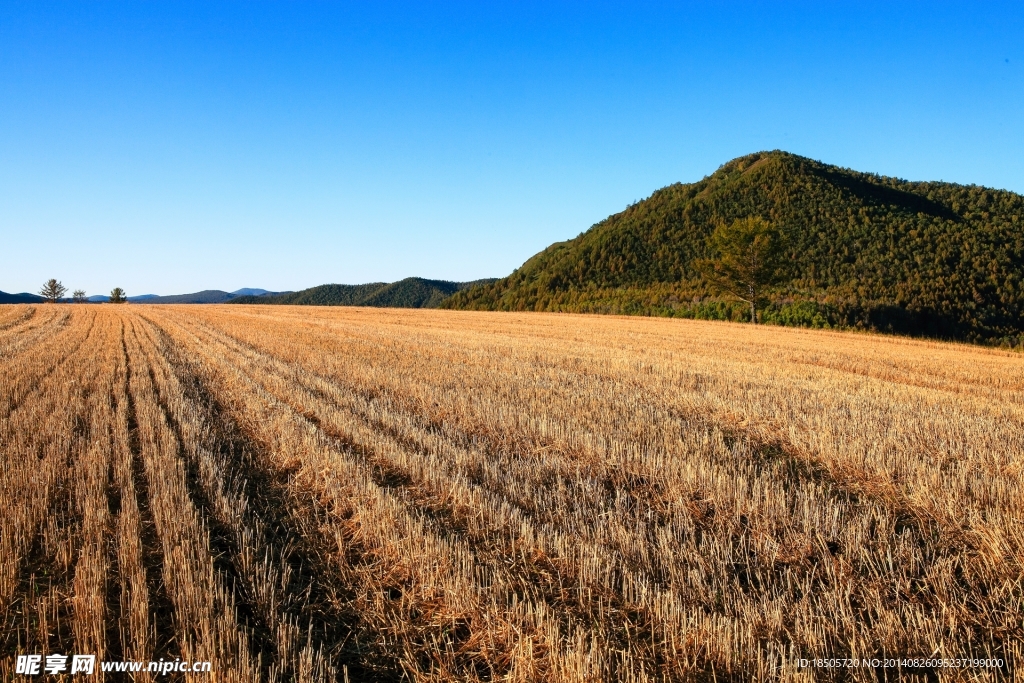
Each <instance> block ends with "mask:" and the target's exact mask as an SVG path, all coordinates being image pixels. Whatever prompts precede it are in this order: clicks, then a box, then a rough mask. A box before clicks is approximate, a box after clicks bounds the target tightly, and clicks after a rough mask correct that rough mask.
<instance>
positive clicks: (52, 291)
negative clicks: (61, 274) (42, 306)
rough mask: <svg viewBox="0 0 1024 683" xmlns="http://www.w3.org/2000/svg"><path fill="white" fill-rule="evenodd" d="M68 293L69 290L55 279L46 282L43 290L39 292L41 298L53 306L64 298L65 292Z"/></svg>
mask: <svg viewBox="0 0 1024 683" xmlns="http://www.w3.org/2000/svg"><path fill="white" fill-rule="evenodd" d="M66 291H68V288H67V287H65V286H64V285H62V284H61V283H59V282H57V281H56V280H54V279H53V278H50V279H49V280H47V281H46V284H45V285H43V288H42V289H40V290H39V296H41V297H43V298H44V299H46V300H47V301H49V302H50V303H51V304H55V303H57V302H58V301H60V298H61V297H62V296H64V292H66Z"/></svg>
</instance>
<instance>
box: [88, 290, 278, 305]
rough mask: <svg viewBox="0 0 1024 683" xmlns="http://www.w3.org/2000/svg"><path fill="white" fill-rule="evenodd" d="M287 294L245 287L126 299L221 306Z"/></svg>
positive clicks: (99, 296)
mask: <svg viewBox="0 0 1024 683" xmlns="http://www.w3.org/2000/svg"><path fill="white" fill-rule="evenodd" d="M286 293H287V292H270V291H267V290H266V289H254V288H252V287H245V288H243V289H238V290H235V291H234V292H225V291H223V290H220V289H204V290H203V291H201V292H193V293H192V294H171V295H167V296H161V295H159V294H139V295H138V296H130V297H128V302H129V303H139V304H222V303H225V302H227V301H230V300H231V299H234V298H236V297H239V296H264V295H267V294H286ZM109 300H110V297H109V296H107V295H105V294H97V295H95V296H90V297H89V301H94V302H104V301H109Z"/></svg>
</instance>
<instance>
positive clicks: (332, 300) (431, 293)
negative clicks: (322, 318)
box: [229, 277, 493, 308]
mask: <svg viewBox="0 0 1024 683" xmlns="http://www.w3.org/2000/svg"><path fill="white" fill-rule="evenodd" d="M490 282H493V280H480V281H477V282H448V281H446V280H426V279H424V278H419V277H408V278H405V279H404V280H399V281H398V282H391V283H387V282H374V283H370V284H366V285H320V286H319V287H312V288H310V289H304V290H302V291H299V292H290V293H288V294H279V295H276V296H272V295H263V296H240V297H236V298H234V299H232V300H231V301H230V302H229V303H232V304H292V305H300V306H301V305H305V306H378V307H384V308H437V307H438V305H439V304H440V303H441V302H442V301H443V300H444V299H445V298H446V297H448V296H449V295H451V294H454V293H455V292H458V291H459V290H460V289H463V288H465V287H468V286H472V285H477V284H485V283H490Z"/></svg>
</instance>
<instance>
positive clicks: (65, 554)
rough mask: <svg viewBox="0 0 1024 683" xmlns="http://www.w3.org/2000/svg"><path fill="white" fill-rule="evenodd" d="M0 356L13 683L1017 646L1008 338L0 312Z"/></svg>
mask: <svg viewBox="0 0 1024 683" xmlns="http://www.w3.org/2000/svg"><path fill="white" fill-rule="evenodd" d="M0 368H2V374H0V445H2V457H3V459H4V463H3V467H2V468H0V492H2V496H0V506H2V509H0V519H2V527H0V532H2V533H0V618H3V620H4V621H3V631H2V639H0V647H2V648H3V652H0V656H2V657H3V659H2V660H0V674H2V675H4V676H5V677H6V676H8V675H10V671H9V669H10V664H11V657H10V655H13V654H14V653H16V652H25V651H40V652H42V651H47V652H49V651H61V652H68V651H78V652H93V653H96V654H97V655H100V658H101V659H103V658H106V659H121V658H124V659H131V658H134V659H149V658H158V657H161V656H170V657H175V656H182V657H184V658H187V659H196V660H202V659H209V660H212V661H213V662H214V671H215V673H216V675H215V678H216V680H227V681H231V680H237V681H252V680H266V681H291V680H297V681H336V680H337V681H341V680H345V678H346V676H347V677H348V679H349V680H353V681H357V680H374V681H376V680H401V679H403V678H404V679H410V680H418V681H430V680H438V681H441V680H507V681H536V680H552V681H577V680H578V681H646V680H694V679H706V680H794V679H801V680H810V679H835V680H875V678H874V675H873V674H872V673H870V672H869V671H867V670H848V671H843V672H839V671H835V670H824V669H818V670H811V669H799V668H797V666H796V660H797V659H799V658H801V657H803V658H814V657H837V656H838V657H850V656H852V657H880V656H928V655H934V656H940V655H941V656H945V657H963V656H971V657H1001V658H1003V659H1004V660H1006V662H1007V664H1006V666H1005V667H1004V668H1003V669H1002V670H998V671H996V670H980V669H974V670H961V671H945V672H941V671H940V672H937V673H938V675H939V677H940V678H942V679H949V680H959V679H970V680H998V679H1001V678H1005V677H1008V676H1013V675H1015V667H1016V664H1017V662H1019V661H1020V656H1021V654H1022V649H1024V645H1022V644H1024V625H1022V624H1024V588H1022V574H1024V573H1022V550H1024V519H1022V516H1021V510H1024V500H1022V498H1024V496H1022V478H1024V400H1022V399H1024V360H1022V358H1021V357H1020V356H1019V355H1014V354H1009V353H1003V352H999V351H994V350H988V349H979V348H974V347H968V346H956V345H947V344H938V343H927V342H916V341H907V340H900V339H893V338H882V337H874V336H863V335H851V334H834V333H825V332H812V331H806V330H792V329H780V328H751V327H748V326H742V325H729V324H717V323H700V322H693V321H672V320H656V319H635V318H634V319H623V318H611V317H585V316H566V315H544V314H528V315H515V314H482V313H460V312H437V311H429V312H428V311H399V310H365V309H320V308H314V309H311V308H289V307H237V306H226V307H220V306H163V307H160V306H137V305H132V306H126V307H113V306H74V307H72V306H36V307H28V306H4V307H0ZM917 673H918V674H920V677H921V679H922V680H923V679H924V678H925V676H926V673H927V672H917ZM905 678H906V679H909V678H912V677H911V676H909V675H908V676H905Z"/></svg>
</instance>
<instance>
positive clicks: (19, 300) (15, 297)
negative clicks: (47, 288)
mask: <svg viewBox="0 0 1024 683" xmlns="http://www.w3.org/2000/svg"><path fill="white" fill-rule="evenodd" d="M42 301H43V297H41V296H39V295H37V294H29V293H28V292H22V293H21V294H8V293H7V292H0V304H37V303H40V302H42Z"/></svg>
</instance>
